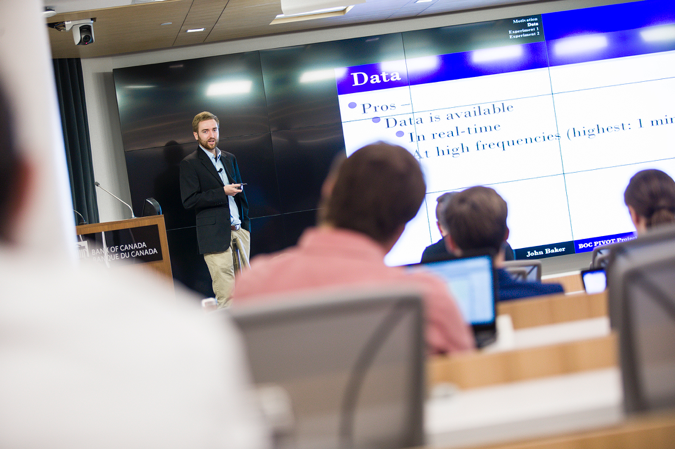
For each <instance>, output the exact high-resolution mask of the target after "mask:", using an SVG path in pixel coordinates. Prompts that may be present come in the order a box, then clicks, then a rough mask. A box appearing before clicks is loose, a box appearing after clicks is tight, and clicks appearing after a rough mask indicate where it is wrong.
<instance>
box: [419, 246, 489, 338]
mask: <svg viewBox="0 0 675 449" xmlns="http://www.w3.org/2000/svg"><path fill="white" fill-rule="evenodd" d="M407 268H408V269H409V270H411V271H425V272H430V273H433V274H435V275H436V276H438V277H441V278H442V279H443V280H445V282H446V283H447V285H448V289H449V290H450V291H451V292H452V294H453V296H454V297H455V299H456V300H457V305H458V306H459V309H460V311H461V312H462V315H463V316H464V320H465V321H466V322H467V323H470V324H471V327H472V328H473V333H474V337H475V338H476V346H478V347H479V348H482V347H484V346H487V345H489V344H490V343H493V342H494V341H495V340H496V339H497V313H496V301H497V276H495V270H494V267H493V266H492V257H490V256H489V255H481V256H476V257H464V258H458V259H451V260H443V261H434V262H427V263H418V264H412V265H408V266H407Z"/></svg>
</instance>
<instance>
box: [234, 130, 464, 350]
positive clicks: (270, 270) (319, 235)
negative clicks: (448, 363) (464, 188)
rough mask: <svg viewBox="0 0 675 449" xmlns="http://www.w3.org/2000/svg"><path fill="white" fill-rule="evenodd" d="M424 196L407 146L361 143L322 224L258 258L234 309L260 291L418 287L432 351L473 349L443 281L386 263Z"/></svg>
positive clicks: (328, 197)
mask: <svg viewBox="0 0 675 449" xmlns="http://www.w3.org/2000/svg"><path fill="white" fill-rule="evenodd" d="M425 194H426V185H425V182H424V176H423V174H422V170H421V169H420V166H419V163H418V162H417V160H416V159H415V158H414V157H413V156H412V154H410V152H409V151H407V150H406V149H405V148H402V147H399V146H393V145H388V144H385V143H377V144H373V145H368V146H366V147H364V148H361V149H360V150H358V151H356V152H355V153H354V154H352V155H351V156H350V157H348V158H347V159H345V160H344V161H343V162H342V163H341V164H340V165H339V166H337V167H336V169H335V171H334V172H332V173H330V174H329V175H328V178H327V179H326V182H325V183H324V186H323V189H322V206H323V210H322V211H321V213H320V215H319V217H320V220H321V221H320V224H319V226H318V227H316V228H310V229H308V230H306V231H305V232H304V233H303V234H302V236H301V237H300V240H299V242H298V245H297V246H295V247H293V248H289V249H287V250H285V251H282V252H280V253H277V254H273V255H261V256H258V257H256V258H254V259H253V261H252V263H251V269H250V270H247V271H246V272H244V273H242V274H241V276H240V277H239V279H238V280H237V283H236V286H235V290H234V299H233V301H234V304H235V306H236V305H237V304H238V303H242V302H245V301H248V300H250V299H251V298H254V297H256V296H261V295H267V296H265V299H266V300H272V296H269V295H270V294H274V293H278V294H282V293H287V292H295V291H301V290H304V291H306V290H312V289H315V290H325V289H331V288H332V289H344V287H354V288H360V287H367V286H391V285H413V286H416V287H417V288H418V289H419V290H420V291H421V293H422V295H423V298H424V301H425V306H426V323H427V324H426V341H427V347H428V350H429V352H430V353H448V352H454V351H463V350H468V349H472V348H473V347H474V345H475V343H474V339H473V334H472V332H471V330H470V328H469V326H468V325H467V323H466V322H464V319H463V318H462V315H461V312H460V311H459V308H458V306H457V304H456V303H455V301H454V299H453V298H452V296H451V295H450V292H449V291H448V289H447V286H446V285H445V283H444V282H443V281H442V280H440V279H438V278H436V277H434V276H432V275H430V274H426V273H408V272H406V271H405V270H404V269H403V268H401V267H388V266H386V265H385V264H384V256H385V255H386V254H387V253H388V252H389V250H391V248H392V247H393V246H394V244H396V242H397V241H398V239H399V237H400V236H401V234H402V233H403V230H404V229H405V225H406V223H407V222H408V221H410V220H411V219H412V218H413V217H415V215H416V214H417V212H418V211H419V208H420V205H421V204H422V201H423V200H424V196H425Z"/></svg>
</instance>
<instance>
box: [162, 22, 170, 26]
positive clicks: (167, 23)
mask: <svg viewBox="0 0 675 449" xmlns="http://www.w3.org/2000/svg"><path fill="white" fill-rule="evenodd" d="M171 24H173V22H164V23H162V24H161V26H164V25H171Z"/></svg>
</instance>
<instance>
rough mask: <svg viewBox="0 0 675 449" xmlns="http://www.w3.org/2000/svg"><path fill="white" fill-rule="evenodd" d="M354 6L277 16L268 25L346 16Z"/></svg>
mask: <svg viewBox="0 0 675 449" xmlns="http://www.w3.org/2000/svg"><path fill="white" fill-rule="evenodd" d="M353 7H354V5H350V6H340V7H337V8H328V9H317V10H316V11H309V12H303V13H299V14H288V15H284V14H279V15H278V16H276V17H275V18H274V20H273V21H272V22H270V25H278V24H280V23H289V22H301V21H303V20H315V19H325V18H327V17H338V16H344V15H345V14H347V13H348V12H349V11H351V9H352V8H353Z"/></svg>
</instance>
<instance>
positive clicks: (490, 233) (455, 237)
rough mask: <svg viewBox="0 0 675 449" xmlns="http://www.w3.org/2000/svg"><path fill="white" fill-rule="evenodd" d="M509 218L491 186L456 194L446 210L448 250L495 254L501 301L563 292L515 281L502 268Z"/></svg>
mask: <svg viewBox="0 0 675 449" xmlns="http://www.w3.org/2000/svg"><path fill="white" fill-rule="evenodd" d="M507 216H508V206H507V205H506V201H504V199H503V198H502V197H501V196H499V194H498V193H497V192H496V191H495V190H494V189H491V188H490V187H482V186H478V187H471V188H470V189H466V190H464V191H462V192H459V193H457V194H456V195H454V196H453V197H452V199H451V200H450V202H449V203H448V205H447V207H446V208H445V221H446V223H447V224H448V234H447V235H446V237H445V242H446V244H447V245H448V250H449V251H452V252H454V253H456V254H458V255H470V254H481V253H482V254H485V253H489V254H492V255H493V258H494V264H495V266H496V267H497V268H498V269H497V276H498V281H499V299H500V300H507V299H518V298H526V297H530V296H539V295H548V294H553V293H564V290H563V288H562V286H561V285H559V284H542V283H540V282H518V281H515V280H514V279H512V278H511V276H510V275H509V273H508V272H507V271H506V270H504V269H503V268H502V263H503V262H504V242H506V239H507V238H508V237H509V228H508V226H507V225H506V218H507Z"/></svg>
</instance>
